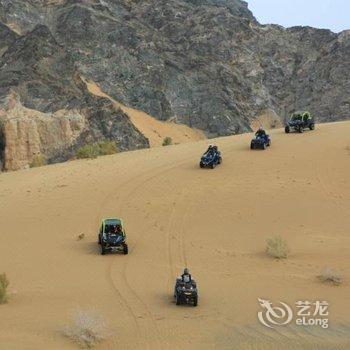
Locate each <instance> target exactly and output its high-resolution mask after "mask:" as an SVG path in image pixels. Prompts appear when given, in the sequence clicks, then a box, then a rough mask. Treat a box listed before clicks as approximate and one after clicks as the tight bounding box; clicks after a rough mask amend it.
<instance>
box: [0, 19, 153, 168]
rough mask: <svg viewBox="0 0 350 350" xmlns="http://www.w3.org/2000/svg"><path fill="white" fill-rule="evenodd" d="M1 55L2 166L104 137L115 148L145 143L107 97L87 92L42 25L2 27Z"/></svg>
mask: <svg viewBox="0 0 350 350" xmlns="http://www.w3.org/2000/svg"><path fill="white" fill-rule="evenodd" d="M4 32H5V34H6V35H5V34H3V36H5V37H6V38H7V40H8V42H7V43H5V45H7V46H8V48H7V49H6V51H5V52H4V53H3V55H2V57H1V59H0V98H1V107H0V129H1V132H0V151H1V153H0V154H1V158H0V160H1V164H2V167H3V168H4V169H5V170H17V169H21V168H24V167H27V166H28V164H30V162H31V161H32V159H33V157H34V156H36V155H38V154H43V155H45V157H46V158H47V160H48V161H49V162H57V161H64V160H67V159H69V158H71V157H73V156H74V154H75V152H76V150H77V148H78V147H81V146H82V145H84V144H86V143H93V142H96V141H101V140H103V139H107V140H113V141H115V142H116V143H117V145H118V148H119V149H120V150H130V149H137V148H144V147H148V140H147V139H146V138H145V137H144V136H143V135H142V134H141V133H140V132H139V131H138V130H137V129H136V128H135V127H134V126H133V124H132V123H131V122H130V120H129V118H128V116H127V115H126V114H125V113H123V112H122V111H121V110H120V109H117V108H116V107H115V106H114V105H113V104H112V103H111V102H110V101H109V100H108V99H105V98H100V97H96V96H93V95H91V94H90V93H89V92H88V90H87V88H86V85H85V83H84V82H83V80H82V79H81V78H80V75H79V72H78V71H77V70H76V69H75V66H74V61H73V60H72V58H71V56H70V54H69V53H67V52H66V50H65V49H64V48H63V47H62V46H61V45H59V44H58V43H57V41H56V40H55V39H54V37H53V36H52V35H51V33H50V31H49V30H48V28H47V27H46V26H43V25H38V26H36V27H35V28H34V29H33V31H31V32H29V33H28V34H26V35H24V36H18V35H16V34H15V33H11V31H9V29H8V28H6V27H5V29H4Z"/></svg>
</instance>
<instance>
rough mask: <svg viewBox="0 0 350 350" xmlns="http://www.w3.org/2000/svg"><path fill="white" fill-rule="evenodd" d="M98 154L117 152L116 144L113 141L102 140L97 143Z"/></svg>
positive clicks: (104, 154)
mask: <svg viewBox="0 0 350 350" xmlns="http://www.w3.org/2000/svg"><path fill="white" fill-rule="evenodd" d="M98 147H99V155H101V156H106V155H109V154H114V153H117V152H118V149H117V145H116V144H115V142H114V141H107V140H106V141H102V142H100V143H99V144H98Z"/></svg>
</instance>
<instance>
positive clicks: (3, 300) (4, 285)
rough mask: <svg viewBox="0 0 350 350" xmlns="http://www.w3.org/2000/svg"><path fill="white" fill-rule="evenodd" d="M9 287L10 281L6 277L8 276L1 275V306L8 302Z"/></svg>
mask: <svg viewBox="0 0 350 350" xmlns="http://www.w3.org/2000/svg"><path fill="white" fill-rule="evenodd" d="M8 285H9V280H8V279H7V277H6V274H4V273H3V274H1V275H0V304H4V303H6V302H7V287H8Z"/></svg>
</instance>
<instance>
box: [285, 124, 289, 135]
mask: <svg viewBox="0 0 350 350" xmlns="http://www.w3.org/2000/svg"><path fill="white" fill-rule="evenodd" d="M284 131H285V132H286V134H289V133H290V127H289V126H288V125H287V126H286V127H285V128H284Z"/></svg>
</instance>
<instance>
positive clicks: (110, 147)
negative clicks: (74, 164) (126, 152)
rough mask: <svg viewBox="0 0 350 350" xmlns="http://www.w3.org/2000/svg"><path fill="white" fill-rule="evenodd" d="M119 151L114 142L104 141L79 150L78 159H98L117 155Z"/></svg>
mask: <svg viewBox="0 0 350 350" xmlns="http://www.w3.org/2000/svg"><path fill="white" fill-rule="evenodd" d="M117 152H118V149H117V146H116V144H115V142H114V141H107V140H106V141H102V142H99V143H92V144H87V145H85V146H82V147H80V148H79V149H78V150H77V153H76V157H77V158H78V159H85V158H92V159H93V158H97V157H98V156H105V155H108V154H114V153H117Z"/></svg>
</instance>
